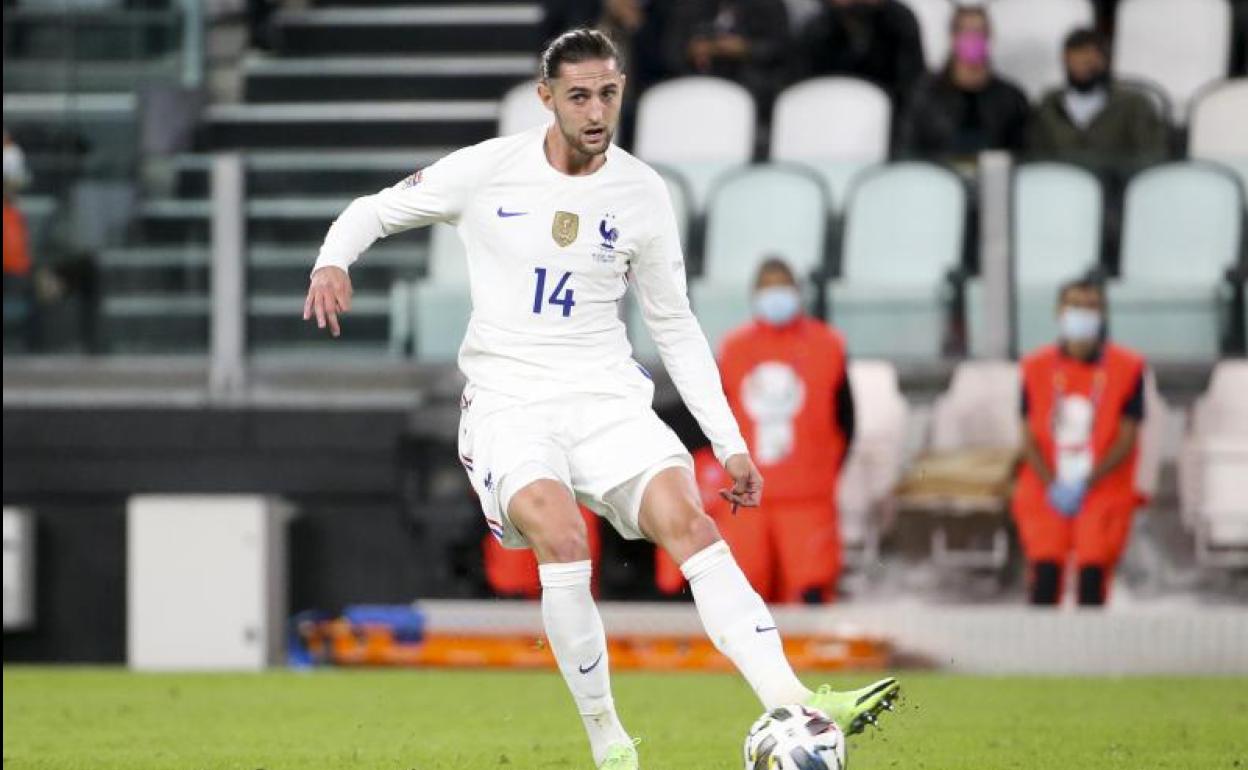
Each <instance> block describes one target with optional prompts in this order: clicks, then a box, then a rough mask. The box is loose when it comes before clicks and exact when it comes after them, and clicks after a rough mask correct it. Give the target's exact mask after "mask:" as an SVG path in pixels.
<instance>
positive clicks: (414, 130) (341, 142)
mask: <svg viewBox="0 0 1248 770" xmlns="http://www.w3.org/2000/svg"><path fill="white" fill-rule="evenodd" d="M498 112H499V103H498V101H497V100H456V101H438V100H427V101H374V102H336V103H334V104H332V105H327V104H325V103H322V102H298V103H292V104H218V105H214V106H212V107H210V108H208V110H207V113H206V116H205V117H206V121H207V122H206V125H204V126H203V129H204V134H205V136H204V141H205V142H206V143H207V145H208V146H211V147H214V148H218V149H228V148H283V149H290V148H296V147H298V148H307V147H325V146H338V147H358V148H363V147H375V148H387V149H388V148H390V147H394V146H396V145H397V146H404V147H406V146H411V145H451V146H462V145H465V144H473V143H475V142H479V141H482V140H484V139H488V138H490V137H492V136H494V133H495V129H496V126H497V124H498Z"/></svg>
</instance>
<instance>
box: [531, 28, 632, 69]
mask: <svg viewBox="0 0 1248 770" xmlns="http://www.w3.org/2000/svg"><path fill="white" fill-rule="evenodd" d="M605 59H614V60H615V62H616V64H617V66H618V65H619V62H620V53H619V51H618V50H616V47H615V43H613V42H611V38H609V37H607V35H606V34H604V33H602V32H599V31H598V30H596V29H588V28H584V29H570V30H568V31H567V32H564V33H563V34H562V35H560V36H559V37H557V38H555V39H554V40H552V41H550V43H549V44H548V45H547V46H546V50H544V51H542V58H541V65H540V68H539V70H538V75H539V76H540V77H541V79H542V80H543V81H546V80H550V79H552V78H557V77H559V68H560V67H561V66H563V65H564V64H577V63H579V62H583V61H597V60H605Z"/></svg>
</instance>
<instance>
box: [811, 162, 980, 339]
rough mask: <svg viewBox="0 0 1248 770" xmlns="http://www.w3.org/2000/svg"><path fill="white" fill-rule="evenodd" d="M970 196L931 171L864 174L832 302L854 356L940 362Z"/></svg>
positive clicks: (849, 215) (949, 177)
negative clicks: (950, 287) (951, 281)
mask: <svg viewBox="0 0 1248 770" xmlns="http://www.w3.org/2000/svg"><path fill="white" fill-rule="evenodd" d="M965 216H966V190H965V188H964V187H963V184H962V181H961V180H960V179H959V178H958V176H957V175H956V174H955V173H953V172H952V171H949V170H948V169H945V168H942V167H940V166H936V165H932V164H928V163H897V164H893V165H889V166H883V167H880V168H878V169H872V170H870V171H867V172H865V173H864V174H863V175H862V176H861V177H859V179H858V181H857V182H856V183H855V184H854V186H853V188H852V189H851V191H850V197H849V204H848V207H847V209H846V217H845V241H844V247H843V250H842V257H841V270H840V277H839V278H838V279H837V280H835V281H833V282H831V283H830V284H829V286H828V288H827V292H826V296H827V300H828V307H829V309H830V313H831V317H832V319H833V322H834V323H835V324H836V325H837V326H838V327H840V329H841V331H842V332H844V334H845V337H846V339H847V340H848V342H849V349H850V350H851V351H853V352H854V354H855V355H861V356H868V357H873V358H874V357H878V358H887V359H890V360H896V359H927V360H931V359H936V358H939V357H940V355H941V348H942V343H943V341H944V333H945V328H946V307H947V304H948V303H947V299H948V291H947V280H946V279H947V276H948V275H949V273H950V271H952V270H953V269H954V268H956V267H957V265H958V264H959V262H960V260H961V259H962V239H963V230H964V227H965Z"/></svg>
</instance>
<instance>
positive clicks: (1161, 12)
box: [1113, 0, 1231, 123]
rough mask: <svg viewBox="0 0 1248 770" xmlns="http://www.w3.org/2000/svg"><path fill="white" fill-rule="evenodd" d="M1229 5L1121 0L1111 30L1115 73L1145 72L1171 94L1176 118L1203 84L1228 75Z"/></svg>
mask: <svg viewBox="0 0 1248 770" xmlns="http://www.w3.org/2000/svg"><path fill="white" fill-rule="evenodd" d="M1230 31H1231V8H1230V5H1229V4H1228V3H1227V2H1226V0H1184V1H1183V2H1181V3H1176V2H1173V0H1123V2H1122V3H1121V4H1120V5H1119V7H1118V14H1117V22H1116V30H1115V33H1114V35H1115V36H1114V56H1113V67H1114V75H1115V76H1119V77H1143V78H1146V79H1148V80H1152V81H1155V82H1156V83H1158V84H1159V85H1160V86H1161V87H1162V88H1163V89H1164V90H1165V92H1166V94H1167V96H1169V97H1170V101H1171V103H1172V104H1173V105H1174V108H1175V119H1176V120H1177V121H1179V122H1180V123H1186V122H1187V111H1188V104H1189V102H1190V100H1191V98H1192V96H1193V95H1194V94H1195V93H1196V92H1197V91H1199V90H1200V89H1201V88H1202V87H1204V86H1205V85H1207V84H1209V83H1212V82H1214V81H1216V80H1220V79H1222V78H1224V77H1226V75H1227V69H1228V68H1229V66H1230V55H1231V34H1230Z"/></svg>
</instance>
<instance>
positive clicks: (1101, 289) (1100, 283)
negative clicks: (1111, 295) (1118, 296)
mask: <svg viewBox="0 0 1248 770" xmlns="http://www.w3.org/2000/svg"><path fill="white" fill-rule="evenodd" d="M1072 291H1094V292H1096V295H1097V296H1098V297H1100V299H1101V304H1102V305H1104V304H1105V278H1104V276H1102V275H1101V274H1100V272H1098V271H1096V270H1091V271H1089V272H1087V273H1084V274H1083V275H1081V276H1079V277H1078V278H1075V279H1074V280H1071V281H1067V282H1066V283H1064V284H1062V285H1061V286H1060V287H1059V288H1058V290H1057V304H1058V305H1061V304H1062V303H1063V302H1065V301H1066V295H1067V294H1069V293H1070V292H1072Z"/></svg>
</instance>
